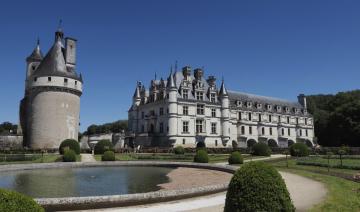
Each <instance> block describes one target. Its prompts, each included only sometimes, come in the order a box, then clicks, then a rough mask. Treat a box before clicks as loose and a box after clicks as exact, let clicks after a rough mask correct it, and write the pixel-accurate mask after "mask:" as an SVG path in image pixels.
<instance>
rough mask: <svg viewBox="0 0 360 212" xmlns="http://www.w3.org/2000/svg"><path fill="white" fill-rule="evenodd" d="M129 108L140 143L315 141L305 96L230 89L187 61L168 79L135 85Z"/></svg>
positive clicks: (278, 143)
mask: <svg viewBox="0 0 360 212" xmlns="http://www.w3.org/2000/svg"><path fill="white" fill-rule="evenodd" d="M132 102H133V103H132V106H131V107H130V109H129V111H128V116H129V119H128V120H129V121H128V123H129V130H130V132H131V137H130V142H131V143H133V144H135V145H136V146H138V145H140V146H164V147H171V146H178V145H180V146H184V147H191V148H194V147H197V146H206V147H212V148H220V147H221V148H226V147H248V146H252V145H253V144H254V143H257V142H264V143H267V144H268V145H270V146H274V147H275V146H277V147H287V146H289V145H291V144H292V143H295V142H303V143H306V144H307V145H309V146H312V145H314V142H313V138H314V125H313V117H312V115H311V114H309V113H308V112H307V105H306V97H305V95H303V94H300V95H299V96H298V102H290V101H286V100H282V99H277V98H272V97H264V96H258V95H252V94H248V93H243V92H237V91H230V90H229V91H228V90H227V89H226V87H225V84H224V81H222V83H221V86H220V87H219V88H218V87H217V83H216V78H215V77H214V76H209V77H208V78H207V79H205V77H204V71H203V70H202V69H200V68H198V69H195V70H194V71H193V76H192V70H191V68H190V67H189V66H186V67H184V68H183V69H182V71H177V70H175V73H172V71H171V73H170V76H169V77H168V78H167V80H163V79H160V80H156V79H155V80H151V82H150V89H149V90H147V89H146V88H145V86H144V84H142V83H141V82H138V83H137V85H136V89H135V93H134V96H133V101H132Z"/></svg>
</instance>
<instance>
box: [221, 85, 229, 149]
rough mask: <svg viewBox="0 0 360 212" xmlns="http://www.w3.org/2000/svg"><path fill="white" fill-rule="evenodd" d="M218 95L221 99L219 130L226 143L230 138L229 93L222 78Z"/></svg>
mask: <svg viewBox="0 0 360 212" xmlns="http://www.w3.org/2000/svg"><path fill="white" fill-rule="evenodd" d="M219 97H220V101H221V130H222V140H223V142H224V143H227V142H228V141H229V139H230V112H229V95H228V92H227V90H226V88H225V83H224V80H222V83H221V87H220V91H219Z"/></svg>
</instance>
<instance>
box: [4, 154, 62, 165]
mask: <svg viewBox="0 0 360 212" xmlns="http://www.w3.org/2000/svg"><path fill="white" fill-rule="evenodd" d="M2 156H4V155H2ZM7 157H8V158H11V157H12V156H11V155H7ZM2 158H4V157H2ZM12 160H15V161H2V162H0V164H1V165H5V164H24V163H52V162H58V161H62V160H61V155H58V154H44V155H43V157H42V156H41V154H38V155H33V157H26V158H23V159H21V160H19V161H16V159H14V158H12Z"/></svg>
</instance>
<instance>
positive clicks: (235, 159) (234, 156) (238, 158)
mask: <svg viewBox="0 0 360 212" xmlns="http://www.w3.org/2000/svg"><path fill="white" fill-rule="evenodd" d="M228 162H229V164H242V163H244V159H243V156H242V155H241V153H240V152H238V151H236V152H233V153H231V155H230V157H229V160H228Z"/></svg>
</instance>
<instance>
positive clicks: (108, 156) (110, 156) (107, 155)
mask: <svg viewBox="0 0 360 212" xmlns="http://www.w3.org/2000/svg"><path fill="white" fill-rule="evenodd" d="M101 160H102V161H115V153H114V152H113V151H106V152H104V154H103V155H102V156H101Z"/></svg>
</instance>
